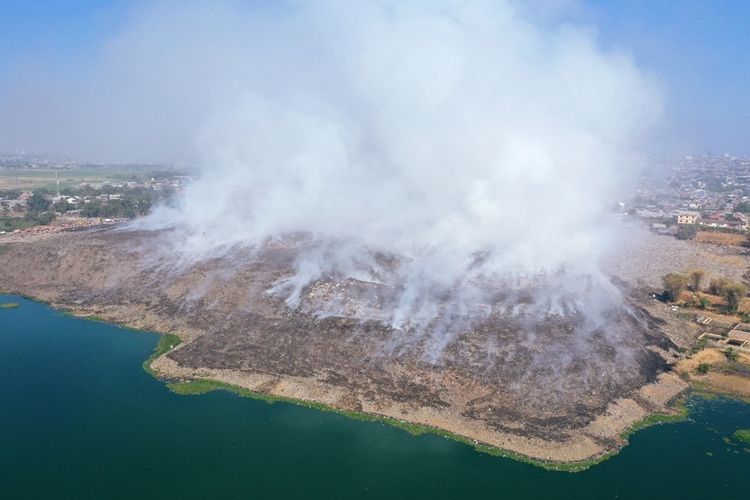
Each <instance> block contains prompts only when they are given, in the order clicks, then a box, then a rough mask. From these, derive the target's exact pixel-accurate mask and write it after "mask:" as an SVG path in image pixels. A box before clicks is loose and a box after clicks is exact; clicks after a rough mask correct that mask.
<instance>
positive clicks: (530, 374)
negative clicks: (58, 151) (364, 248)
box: [0, 228, 672, 441]
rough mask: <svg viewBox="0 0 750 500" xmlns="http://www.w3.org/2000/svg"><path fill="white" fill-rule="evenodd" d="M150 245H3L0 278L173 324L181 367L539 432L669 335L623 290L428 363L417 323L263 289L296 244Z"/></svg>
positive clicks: (613, 393)
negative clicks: (595, 311) (216, 252)
mask: <svg viewBox="0 0 750 500" xmlns="http://www.w3.org/2000/svg"><path fill="white" fill-rule="evenodd" d="M159 245H161V241H160V239H159V235H158V234H155V233H148V232H119V231H114V230H112V229H111V228H109V229H108V228H103V229H101V228H97V229H94V230H86V231H79V232H75V233H67V234H66V233H63V234H59V235H55V236H52V237H49V238H47V239H40V240H37V241H33V242H29V243H14V244H11V245H8V247H7V250H6V251H5V252H4V253H2V254H0V289H2V290H3V291H4V292H11V293H18V294H23V295H27V296H31V297H34V298H37V299H41V300H45V301H48V302H50V303H52V304H53V305H55V306H58V307H62V308H67V309H73V310H77V311H84V312H87V313H93V312H96V313H98V314H101V315H102V316H104V317H105V318H107V319H108V320H113V321H117V322H121V323H126V324H128V325H131V326H135V327H142V328H149V329H153V330H156V331H162V332H174V333H176V334H178V335H180V336H181V337H182V338H183V339H184V340H185V343H184V344H183V345H181V347H180V348H178V349H176V350H174V351H172V352H171V353H169V354H168V356H169V357H170V358H171V359H172V360H174V361H176V362H177V363H179V365H180V366H183V367H190V368H196V369H200V368H207V369H219V370H223V369H226V370H235V371H240V372H248V373H262V374H267V375H272V376H274V377H279V378H283V377H288V376H293V377H307V378H314V379H315V380H318V381H321V382H324V383H326V384H329V385H331V386H334V387H336V388H338V389H341V390H343V391H344V392H345V393H346V397H344V398H341V400H340V401H338V403H337V406H339V407H342V408H347V409H353V410H358V409H361V408H362V407H363V405H365V406H367V408H378V407H380V406H382V407H387V406H388V405H391V404H392V403H394V402H396V403H400V404H402V405H405V406H406V407H412V408H432V409H435V410H441V409H450V411H451V412H453V413H455V414H460V415H461V416H462V417H465V418H467V419H470V420H472V421H477V422H480V423H481V424H482V425H483V426H485V427H486V428H489V429H496V430H498V431H504V432H510V433H513V434H515V435H520V436H529V437H538V438H542V439H544V440H547V441H564V440H566V439H567V438H568V437H569V436H570V434H571V432H574V431H575V430H577V429H582V428H584V427H585V426H587V425H588V424H589V423H590V422H592V420H594V419H595V418H596V417H597V416H598V415H600V414H602V413H603V412H604V411H605V409H606V408H607V406H608V405H609V404H610V403H612V402H613V401H615V400H616V399H618V398H622V397H627V396H631V395H633V394H634V392H635V391H636V390H638V389H639V388H641V387H642V386H644V385H645V384H648V383H650V382H653V381H654V380H656V378H657V376H658V375H659V373H661V372H663V371H665V370H667V369H668V365H667V363H666V361H665V360H664V359H663V358H662V356H661V355H660V354H658V353H657V351H660V352H661V350H662V349H663V350H669V349H670V348H671V347H672V345H671V342H670V341H669V340H667V338H666V337H665V336H664V335H662V333H661V332H660V326H659V320H656V319H654V318H652V317H651V316H650V315H649V314H648V313H647V312H646V311H645V310H644V309H643V308H641V307H640V306H639V305H638V304H637V301H636V299H634V298H626V299H625V301H626V302H630V304H629V306H628V307H627V308H621V309H616V310H613V311H612V313H611V315H610V318H609V319H608V323H607V324H606V325H605V326H604V327H598V328H596V329H593V330H586V329H584V328H582V321H583V320H582V319H580V318H575V317H573V318H569V319H567V320H560V319H559V318H554V317H546V318H537V319H534V320H533V321H527V320H524V319H523V318H517V317H505V316H503V315H501V314H493V315H490V316H489V317H488V318H486V319H485V320H482V321H477V322H474V323H472V324H471V326H470V327H465V328H463V329H462V330H461V331H458V332H456V333H455V334H454V335H453V336H452V337H451V340H450V342H449V343H448V344H447V345H446V347H445V349H444V351H442V353H441V356H440V357H439V359H438V360H437V361H429V360H426V359H425V357H424V356H423V352H424V349H425V348H426V344H427V343H428V342H430V336H429V335H422V336H414V337H413V338H412V337H408V334H407V337H408V338H409V339H410V340H409V342H403V341H399V338H402V337H403V336H404V333H403V332H400V331H397V330H394V329H393V328H391V327H388V326H386V325H384V324H383V323H381V322H379V321H377V320H359V319H354V318H351V317H345V316H335V315H334V316H328V317H323V318H320V317H316V316H314V315H312V314H311V313H309V312H304V311H306V310H309V307H308V308H305V307H301V308H298V309H296V310H291V309H290V308H289V307H287V305H286V304H285V303H284V301H283V300H282V299H280V298H278V297H276V296H273V295H269V294H268V293H266V292H267V291H268V289H269V288H270V287H271V286H272V285H273V284H274V283H276V282H278V280H280V279H282V278H284V277H286V276H289V275H290V274H291V273H292V266H293V263H294V259H295V256H296V255H297V253H298V252H299V248H298V247H297V246H295V245H294V244H281V243H275V244H269V245H267V246H265V247H264V248H262V249H261V250H259V251H256V252H249V251H241V250H238V251H235V252H231V253H229V254H228V255H225V256H223V257H221V258H216V259H213V260H210V261H204V262H202V263H201V264H199V265H189V266H185V267H182V268H180V269H176V268H175V267H173V266H172V265H171V264H170V265H169V266H165V265H164V262H163V261H162V257H158V256H159V255H163V254H161V253H160V252H159V251H158V249H159ZM359 286H366V284H365V285H362V284H361V283H360V284H359ZM622 286H623V287H624V286H625V285H622ZM311 288H315V287H311ZM315 289H316V290H318V289H319V287H318V288H315ZM626 296H627V294H626ZM308 305H309V304H308ZM394 340H395V341H396V342H395V343H394ZM394 345H396V348H394V347H393V346H394Z"/></svg>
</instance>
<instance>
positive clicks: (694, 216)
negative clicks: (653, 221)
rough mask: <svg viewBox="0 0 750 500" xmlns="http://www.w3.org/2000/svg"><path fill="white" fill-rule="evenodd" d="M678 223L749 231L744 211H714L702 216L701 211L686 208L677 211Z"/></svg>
mask: <svg viewBox="0 0 750 500" xmlns="http://www.w3.org/2000/svg"><path fill="white" fill-rule="evenodd" d="M677 224H679V225H685V224H698V225H699V226H705V227H712V228H721V229H730V230H734V231H738V232H741V231H747V215H745V214H743V213H742V212H734V213H731V214H727V213H723V212H714V213H711V214H707V215H706V216H705V217H702V216H701V213H700V212H696V211H689V210H686V211H682V212H678V213H677Z"/></svg>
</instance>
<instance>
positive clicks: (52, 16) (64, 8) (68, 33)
mask: <svg viewBox="0 0 750 500" xmlns="http://www.w3.org/2000/svg"><path fill="white" fill-rule="evenodd" d="M141 3H144V2H134V1H126V0H98V1H97V0H68V1H65V2H62V1H40V0H16V1H13V0H0V83H2V81H3V80H5V79H7V78H8V77H9V75H13V74H14V73H17V72H18V71H19V70H23V69H28V68H37V67H39V68H44V69H45V70H46V71H49V68H50V67H52V68H55V69H56V70H59V69H60V68H62V69H64V70H67V69H69V70H70V71H71V72H76V71H81V70H82V69H83V68H85V67H86V65H87V64H90V63H91V61H93V60H94V54H95V53H96V51H97V49H98V47H100V46H101V44H102V43H104V42H105V41H106V40H107V38H108V37H109V36H111V34H112V33H113V32H117V30H118V29H119V28H120V27H121V26H123V25H124V24H125V23H126V22H127V19H128V16H129V13H130V12H131V10H132V9H133V8H136V7H137V5H138V4H141ZM536 3H538V4H539V5H544V2H543V1H539V2H536ZM560 3H561V0H557V1H555V2H554V4H555V5H559V4H560ZM562 3H565V4H567V3H568V2H565V1H564V0H562ZM563 10H564V12H565V13H564V14H562V16H563V17H565V18H569V19H570V20H572V21H574V22H576V23H578V24H584V25H588V26H590V27H591V29H593V30H595V31H596V32H597V33H598V37H599V40H600V42H601V43H602V44H604V45H605V46H607V47H613V48H617V49H621V50H625V51H628V52H630V53H632V55H633V57H634V59H635V60H636V61H637V62H638V64H639V65H641V66H642V67H643V68H645V69H646V70H647V71H648V72H650V73H652V74H653V75H655V76H656V78H657V79H658V80H659V81H660V82H661V83H662V85H663V88H664V90H665V96H666V113H665V115H666V116H665V120H664V126H663V130H662V131H661V133H660V134H658V135H657V138H656V140H655V143H656V144H663V145H664V149H667V150H671V151H673V152H677V151H685V152H688V151H690V152H702V151H710V152H714V153H717V152H725V151H730V152H741V153H748V152H750V124H749V123H748V122H749V121H750V99H748V89H750V28H749V26H750V1H746V0H671V1H670V0H581V1H580V2H577V1H573V2H570V5H569V6H568V8H566V9H563ZM557 11H559V9H557V10H556V12H557ZM559 15H560V14H556V16H559Z"/></svg>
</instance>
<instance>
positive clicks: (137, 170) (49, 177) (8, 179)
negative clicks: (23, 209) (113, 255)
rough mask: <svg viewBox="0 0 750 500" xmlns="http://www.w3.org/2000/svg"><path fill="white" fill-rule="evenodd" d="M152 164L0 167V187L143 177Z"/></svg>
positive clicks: (52, 186)
mask: <svg viewBox="0 0 750 500" xmlns="http://www.w3.org/2000/svg"><path fill="white" fill-rule="evenodd" d="M153 170H156V168H155V167H153V168H152V167H101V168H90V167H82V168H71V169H49V168H35V169H14V168H0V191H9V190H34V189H50V190H54V189H57V180H58V179H59V181H60V189H65V188H70V187H74V186H78V185H79V184H81V183H83V182H92V183H95V182H102V181H105V180H109V181H116V180H120V181H122V180H132V179H133V178H134V177H138V176H140V177H143V176H144V175H147V174H149V173H150V172H152V171H153Z"/></svg>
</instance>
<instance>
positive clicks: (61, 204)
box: [52, 200, 73, 214]
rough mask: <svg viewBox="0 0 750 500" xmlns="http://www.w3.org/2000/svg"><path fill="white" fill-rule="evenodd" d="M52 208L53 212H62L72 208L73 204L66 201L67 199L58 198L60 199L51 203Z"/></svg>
mask: <svg viewBox="0 0 750 500" xmlns="http://www.w3.org/2000/svg"><path fill="white" fill-rule="evenodd" d="M52 209H53V210H54V211H55V212H59V213H61V214H64V213H65V212H68V211H69V210H73V205H71V204H70V203H68V201H67V200H60V201H56V202H55V204H54V205H52Z"/></svg>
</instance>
